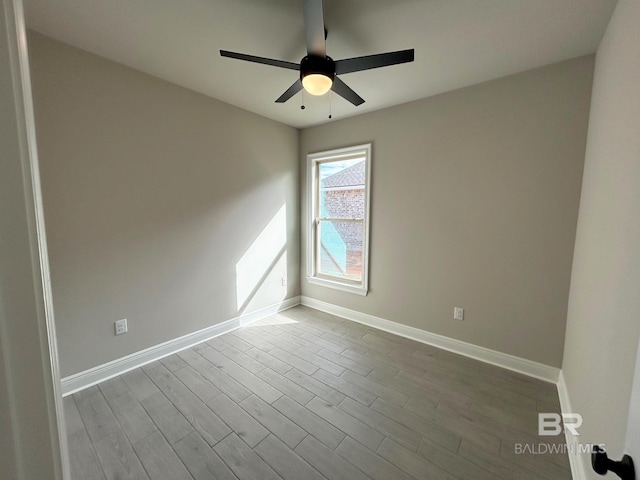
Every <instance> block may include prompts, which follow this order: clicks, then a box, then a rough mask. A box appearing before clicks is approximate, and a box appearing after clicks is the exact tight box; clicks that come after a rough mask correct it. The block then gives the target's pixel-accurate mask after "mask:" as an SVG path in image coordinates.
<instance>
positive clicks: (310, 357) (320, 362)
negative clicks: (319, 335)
mask: <svg viewBox="0 0 640 480" xmlns="http://www.w3.org/2000/svg"><path fill="white" fill-rule="evenodd" d="M293 354H294V355H295V356H297V357H300V358H302V359H303V360H306V361H307V362H309V363H311V364H312V365H315V366H316V367H319V368H320V369H322V370H324V371H325V372H328V373H331V374H333V375H341V374H342V372H344V370H345V369H344V367H341V366H340V365H338V364H337V363H334V362H332V361H331V360H327V359H326V358H324V357H322V356H320V355H318V354H317V353H313V352H309V351H308V350H306V349H305V348H299V349H297V350H294V351H293Z"/></svg>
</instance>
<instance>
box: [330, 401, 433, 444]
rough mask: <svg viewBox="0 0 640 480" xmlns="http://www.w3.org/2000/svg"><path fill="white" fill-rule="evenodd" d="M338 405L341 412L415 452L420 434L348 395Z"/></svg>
mask: <svg viewBox="0 0 640 480" xmlns="http://www.w3.org/2000/svg"><path fill="white" fill-rule="evenodd" d="M339 407H340V409H341V410H342V411H343V412H345V413H348V414H349V415H351V416H352V417H355V418H357V419H358V420H360V421H361V422H363V423H365V424H367V425H371V426H372V427H373V428H375V429H376V430H378V431H379V432H381V433H383V434H385V435H387V436H389V437H391V438H393V439H394V440H396V441H397V442H398V443H400V444H402V445H404V446H406V447H407V448H409V449H411V450H412V451H414V452H415V451H416V450H417V449H418V446H419V445H420V440H421V438H422V437H421V435H420V434H418V433H417V432H415V431H413V430H411V429H409V428H407V427H405V426H404V425H402V424H401V423H398V422H396V421H395V420H393V419H391V418H389V417H387V416H385V415H382V414H381V413H379V412H377V411H376V410H373V409H371V408H369V407H366V406H364V405H362V404H361V403H358V402H356V401H355V400H352V399H351V398H348V397H347V398H346V399H345V400H344V401H343V402H342V403H340V405H339Z"/></svg>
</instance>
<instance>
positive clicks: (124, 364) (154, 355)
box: [62, 297, 300, 396]
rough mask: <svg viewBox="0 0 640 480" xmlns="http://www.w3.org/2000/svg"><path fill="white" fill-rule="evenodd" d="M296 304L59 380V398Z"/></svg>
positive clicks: (287, 303)
mask: <svg viewBox="0 0 640 480" xmlns="http://www.w3.org/2000/svg"><path fill="white" fill-rule="evenodd" d="M299 304H300V297H292V298H288V299H286V300H283V301H282V302H280V303H276V304H273V305H270V306H268V307H265V308H261V309H260V310H256V311H255V312H251V313H247V314H243V315H240V316H238V317H235V318H232V319H230V320H226V321H224V322H222V323H218V324H216V325H213V326H211V327H207V328H203V329H202V330H198V331H197V332H193V333H189V334H187V335H184V336H182V337H179V338H176V339H174V340H169V341H168V342H164V343H161V344H159V345H155V346H153V347H149V348H146V349H144V350H141V351H139V352H136V353H132V354H131V355H127V356H125V357H122V358H118V359H117V360H113V361H111V362H108V363H105V364H103V365H98V366H97V367H93V368H90V369H88V370H85V371H83V372H80V373H76V374H74V375H69V376H68V377H65V378H63V379H62V394H63V396H67V395H71V394H72V393H76V392H79V391H80V390H84V389H85V388H88V387H91V386H92V385H95V384H97V383H100V382H104V381H105V380H108V379H110V378H113V377H117V376H118V375H122V374H123V373H125V372H128V371H130V370H133V369H135V368H138V367H141V366H143V365H146V364H147V363H151V362H155V361H156V360H159V359H161V358H164V357H166V356H169V355H173V354H174V353H176V352H179V351H181V350H184V349H186V348H189V347H192V346H194V345H196V344H198V343H201V342H204V341H206V340H210V339H212V338H213V337H217V336H219V335H222V334H224V333H228V332H231V331H232V330H235V329H237V328H240V327H243V326H245V325H248V324H250V323H253V322H256V321H258V320H261V319H263V318H267V317H269V316H270V315H273V314H274V313H278V312H281V311H283V310H287V309H289V308H291V307H295V306H296V305H299Z"/></svg>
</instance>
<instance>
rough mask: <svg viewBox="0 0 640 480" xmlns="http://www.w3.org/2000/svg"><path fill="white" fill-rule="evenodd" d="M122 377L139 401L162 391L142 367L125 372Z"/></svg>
mask: <svg viewBox="0 0 640 480" xmlns="http://www.w3.org/2000/svg"><path fill="white" fill-rule="evenodd" d="M121 378H122V380H123V381H124V383H126V384H127V387H129V390H130V391H131V393H133V394H134V395H135V396H136V398H137V399H138V401H142V400H144V399H146V398H149V397H150V396H151V395H153V394H155V393H158V392H159V391H160V390H159V389H158V387H156V384H155V383H153V382H152V381H151V379H150V378H149V377H147V375H146V374H145V373H144V372H143V371H142V369H141V368H136V369H135V370H131V371H130V372H127V373H125V374H124V375H121Z"/></svg>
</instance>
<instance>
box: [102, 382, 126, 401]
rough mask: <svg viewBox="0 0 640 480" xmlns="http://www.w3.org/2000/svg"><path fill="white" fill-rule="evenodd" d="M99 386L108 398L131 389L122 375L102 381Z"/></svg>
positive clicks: (103, 394)
mask: <svg viewBox="0 0 640 480" xmlns="http://www.w3.org/2000/svg"><path fill="white" fill-rule="evenodd" d="M98 388H99V389H100V391H101V392H102V396H104V398H105V399H106V400H109V399H110V398H115V397H117V396H119V395H122V394H123V393H126V392H128V391H129V387H128V386H127V384H126V383H124V380H123V379H122V378H121V377H114V378H111V379H109V380H107V381H105V382H102V383H100V384H99V385H98Z"/></svg>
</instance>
